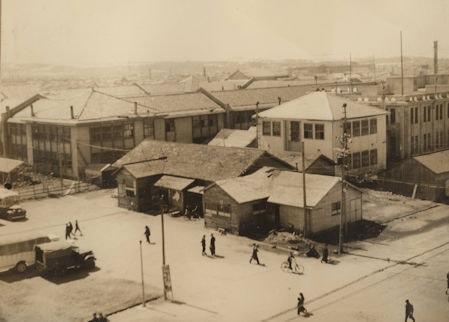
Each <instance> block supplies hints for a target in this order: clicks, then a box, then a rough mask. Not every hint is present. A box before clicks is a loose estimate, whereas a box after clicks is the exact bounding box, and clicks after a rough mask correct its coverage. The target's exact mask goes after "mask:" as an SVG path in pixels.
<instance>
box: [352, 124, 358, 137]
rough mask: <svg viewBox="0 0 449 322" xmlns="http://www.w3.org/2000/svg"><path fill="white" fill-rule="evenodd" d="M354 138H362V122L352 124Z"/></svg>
mask: <svg viewBox="0 0 449 322" xmlns="http://www.w3.org/2000/svg"><path fill="white" fill-rule="evenodd" d="M352 136H360V121H354V122H352Z"/></svg>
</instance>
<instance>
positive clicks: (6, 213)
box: [0, 188, 26, 221]
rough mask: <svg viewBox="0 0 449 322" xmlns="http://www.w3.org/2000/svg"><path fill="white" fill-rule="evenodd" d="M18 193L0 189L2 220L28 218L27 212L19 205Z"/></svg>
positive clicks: (0, 216) (0, 215) (0, 217)
mask: <svg viewBox="0 0 449 322" xmlns="http://www.w3.org/2000/svg"><path fill="white" fill-rule="evenodd" d="M18 203H19V194H18V193H17V192H16V191H12V190H8V189H4V188H0V219H6V220H11V221H13V220H21V219H24V218H26V210H25V209H23V208H22V207H20V206H19V205H18Z"/></svg>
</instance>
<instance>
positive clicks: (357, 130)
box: [344, 118, 377, 137]
mask: <svg viewBox="0 0 449 322" xmlns="http://www.w3.org/2000/svg"><path fill="white" fill-rule="evenodd" d="M344 132H345V133H346V134H349V135H350V136H352V137H357V136H364V135H370V134H376V133H377V119H375V118H372V119H369V120H358V121H352V122H346V123H345V125H344Z"/></svg>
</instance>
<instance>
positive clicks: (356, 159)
mask: <svg viewBox="0 0 449 322" xmlns="http://www.w3.org/2000/svg"><path fill="white" fill-rule="evenodd" d="M352 168H353V169H358V168H360V152H357V153H353V154H352Z"/></svg>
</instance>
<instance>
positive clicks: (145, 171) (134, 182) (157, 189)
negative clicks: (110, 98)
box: [108, 140, 292, 212]
mask: <svg viewBox="0 0 449 322" xmlns="http://www.w3.org/2000/svg"><path fill="white" fill-rule="evenodd" d="M264 166H270V167H276V168H281V169H292V167H291V166H289V165H288V164H287V163H285V162H283V161H281V160H279V159H277V158H275V157H273V156H272V155H270V154H269V153H267V152H265V151H263V150H258V149H252V148H231V147H219V146H208V145H200V144H183V143H173V142H162V141H155V140H145V141H143V142H141V143H140V144H139V145H138V146H137V147H136V148H134V149H133V150H132V151H130V152H129V153H127V154H126V155H125V156H123V157H122V158H121V159H119V160H118V161H117V162H115V163H114V164H113V165H112V166H111V167H110V168H109V169H108V171H113V172H114V173H115V175H116V181H117V184H118V204H119V206H120V207H124V208H130V209H134V210H138V211H151V210H154V209H156V210H157V209H158V207H159V206H160V203H161V196H163V201H162V202H164V203H166V204H168V205H169V207H170V208H171V209H174V210H179V211H181V212H182V211H184V209H185V207H186V205H187V204H190V205H191V206H193V207H194V206H196V207H197V208H198V209H202V190H203V189H204V187H206V186H208V185H210V184H211V183H213V182H215V181H217V180H222V179H229V178H234V177H239V176H244V175H247V174H250V173H253V172H254V171H257V170H258V169H260V168H262V167H264Z"/></svg>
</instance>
